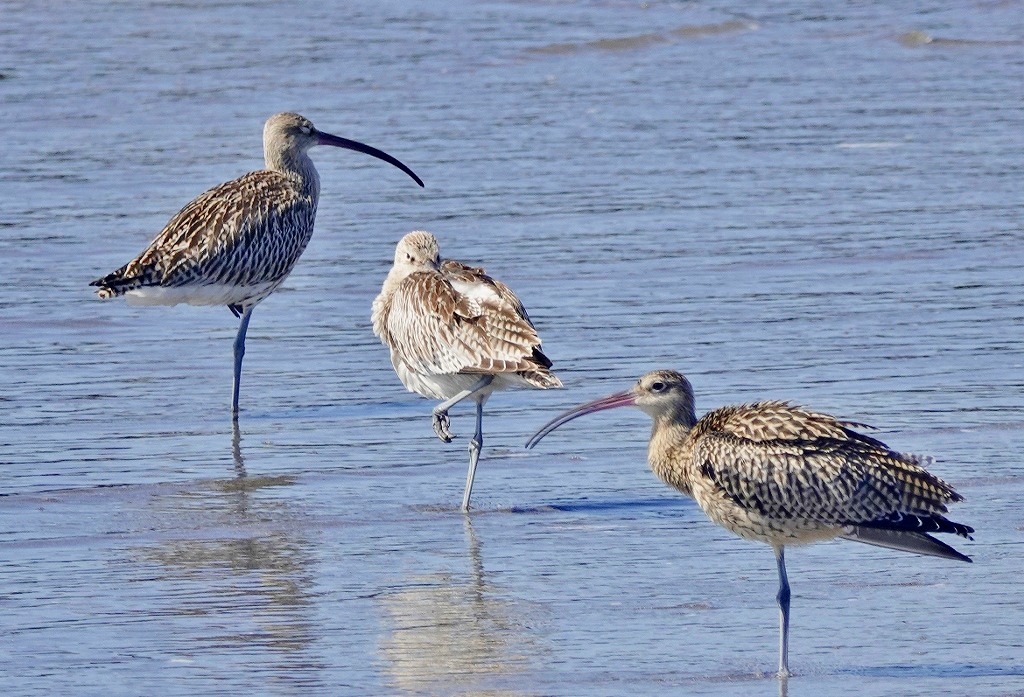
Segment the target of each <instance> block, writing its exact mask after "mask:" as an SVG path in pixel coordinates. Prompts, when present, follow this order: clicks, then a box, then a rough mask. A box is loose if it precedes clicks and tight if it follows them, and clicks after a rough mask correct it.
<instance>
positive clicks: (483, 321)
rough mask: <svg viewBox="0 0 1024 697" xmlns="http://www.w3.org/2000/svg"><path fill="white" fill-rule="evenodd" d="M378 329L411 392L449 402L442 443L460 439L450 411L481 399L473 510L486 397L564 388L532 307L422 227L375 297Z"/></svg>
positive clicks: (438, 417) (472, 461) (439, 422)
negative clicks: (444, 252)
mask: <svg viewBox="0 0 1024 697" xmlns="http://www.w3.org/2000/svg"><path fill="white" fill-rule="evenodd" d="M373 332H374V334H376V335H377V336H379V337H380V340H381V341H382V342H383V343H384V345H385V346H387V347H388V348H389V349H390V350H391V364H392V365H393V366H394V367H395V372H396V373H398V377H399V379H400V380H401V381H402V384H403V385H405V386H406V388H407V389H408V390H409V391H410V392H417V393H419V394H421V395H423V396H424V397H432V398H434V399H443V400H445V401H443V402H442V403H441V404H438V405H437V406H436V407H434V433H436V434H437V437H438V438H440V439H441V440H442V441H444V442H445V443H451V441H452V434H451V432H449V430H448V426H449V420H448V410H449V409H451V408H452V407H453V406H455V405H456V404H457V403H459V402H461V401H462V400H464V399H466V398H468V397H472V398H473V399H474V401H476V434H475V435H474V436H473V439H472V440H471V441H469V472H468V473H467V475H466V489H465V492H464V493H463V496H462V510H464V511H466V510H469V496H470V494H471V493H472V491H473V477H474V475H475V474H476V464H477V461H478V460H479V458H480V449H481V447H482V446H483V442H484V441H483V432H482V427H483V410H484V402H486V401H487V398H488V397H490V396H491V393H492V392H494V391H495V390H499V389H504V388H507V387H511V386H513V385H522V386H526V387H538V388H540V389H547V388H550V387H561V386H562V382H561V381H560V380H559V379H558V378H557V377H556V376H555V374H554V373H552V372H551V371H550V370H549V368H550V367H551V361H550V360H548V357H547V356H545V355H544V354H543V353H542V352H541V347H540V337H539V336H538V335H537V330H536V329H534V327H533V323H532V322H530V318H529V316H528V315H527V314H526V309H525V308H524V307H523V304H522V303H521V302H519V298H517V297H516V294H515V293H513V292H512V289H511V288H509V287H508V286H506V285H505V284H504V283H501V282H500V281H496V280H495V279H493V278H491V277H490V276H488V275H487V274H485V273H484V270H483V269H477V268H473V267H472V266H466V265H465V264H462V263H460V262H457V261H452V260H450V259H447V260H445V261H442V260H441V257H440V250H439V248H438V245H437V239H436V238H435V237H434V236H433V235H431V234H430V233H429V232H421V231H415V232H410V233H409V234H408V235H406V236H405V237H403V238H402V240H401V241H400V242H399V243H398V247H397V248H396V249H395V263H394V266H392V267H391V271H390V272H388V276H387V278H386V279H385V280H384V287H383V288H382V289H381V291H380V295H378V296H377V298H376V299H375V300H374V301H373Z"/></svg>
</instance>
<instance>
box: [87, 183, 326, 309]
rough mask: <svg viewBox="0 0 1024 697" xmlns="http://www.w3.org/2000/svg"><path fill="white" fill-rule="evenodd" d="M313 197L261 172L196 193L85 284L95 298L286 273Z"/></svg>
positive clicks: (257, 280)
mask: <svg viewBox="0 0 1024 697" xmlns="http://www.w3.org/2000/svg"><path fill="white" fill-rule="evenodd" d="M315 215H316V204H315V198H314V197H312V196H310V195H309V194H304V193H303V192H302V191H301V189H300V187H299V186H298V184H297V182H295V181H294V180H292V179H290V178H289V177H287V176H286V175H284V174H281V173H278V172H273V171H268V170H260V171H257V172H250V173H249V174H246V175H244V176H242V177H239V178H238V179H235V180H233V181H230V182H226V183H224V184H221V185H219V186H216V187H214V188H212V189H210V190H208V191H206V192H205V193H203V194H201V195H199V196H198V197H197V198H195V199H194V200H193V201H192V202H191V203H189V204H188V205H186V206H185V207H184V208H182V209H181V210H180V211H178V213H176V214H175V215H174V217H173V218H171V220H170V221H169V222H168V223H167V225H166V226H165V227H164V229H163V230H162V231H161V232H160V234H159V235H157V236H156V238H155V239H154V240H153V241H152V242H151V243H150V245H149V246H148V247H147V248H146V249H145V250H144V251H143V252H142V253H141V254H140V255H139V256H138V257H136V258H135V259H133V260H132V261H130V262H128V263H127V264H125V265H124V266H123V267H121V268H120V269H118V270H117V271H114V272H113V273H111V274H108V275H107V276H104V277H103V278H100V279H98V280H96V281H93V282H92V284H91V285H94V286H100V291H99V294H100V296H101V297H111V296H115V295H122V294H124V293H125V292H127V291H129V290H132V289H134V288H139V287H142V286H170V287H173V286H183V285H190V284H194V285H209V284H231V285H253V284H261V283H268V282H273V281H280V280H282V279H283V278H284V277H285V276H287V275H288V273H289V272H290V271H291V268H292V266H294V264H295V262H296V261H297V260H298V258H299V256H300V255H301V254H302V251H303V250H304V249H305V247H306V244H307V243H308V242H309V238H310V236H311V234H312V230H313V224H312V223H313V219H314V216H315Z"/></svg>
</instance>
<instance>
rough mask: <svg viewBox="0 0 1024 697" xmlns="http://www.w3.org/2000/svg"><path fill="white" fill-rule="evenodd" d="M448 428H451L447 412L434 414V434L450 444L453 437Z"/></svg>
mask: <svg viewBox="0 0 1024 697" xmlns="http://www.w3.org/2000/svg"><path fill="white" fill-rule="evenodd" d="M449 426H451V420H450V419H449V418H448V412H446V411H436V412H434V433H435V434H436V435H437V437H438V438H440V439H441V440H442V441H443V442H445V443H451V442H452V438H453V437H454V436H452V433H451V431H449V430H448V427H449Z"/></svg>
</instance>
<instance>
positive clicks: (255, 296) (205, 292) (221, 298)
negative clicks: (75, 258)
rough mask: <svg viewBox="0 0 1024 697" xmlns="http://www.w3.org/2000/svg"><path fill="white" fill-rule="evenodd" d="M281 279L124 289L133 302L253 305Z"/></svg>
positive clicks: (269, 292) (145, 303)
mask: <svg viewBox="0 0 1024 697" xmlns="http://www.w3.org/2000/svg"><path fill="white" fill-rule="evenodd" d="M279 284H280V281H274V282H268V283H257V284H253V285H248V286H233V285H224V284H214V285H203V286H174V287H168V286H145V287H142V288H136V289H134V290H130V291H128V292H127V293H125V294H124V295H125V298H126V299H127V300H128V303H129V304H130V305H177V304H179V303H187V304H189V305H252V304H254V302H259V301H260V300H262V299H263V298H265V297H267V296H268V295H270V294H271V293H272V292H273V291H274V289H275V288H277V286H278V285H279Z"/></svg>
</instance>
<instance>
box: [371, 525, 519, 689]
mask: <svg viewBox="0 0 1024 697" xmlns="http://www.w3.org/2000/svg"><path fill="white" fill-rule="evenodd" d="M464 525H465V537H466V547H467V551H468V561H469V568H468V573H466V574H460V573H457V572H451V571H449V572H440V573H434V574H429V575H417V576H414V577H410V578H408V580H407V582H406V584H405V588H403V589H402V590H399V591H396V592H393V593H389V594H387V595H384V596H383V603H384V606H385V609H386V611H387V614H388V616H389V617H390V620H391V631H390V633H388V634H387V635H386V636H385V638H384V639H383V640H382V642H381V646H380V651H381V653H382V654H383V656H384V657H385V658H386V659H387V661H388V663H389V664H390V666H389V668H390V672H391V675H392V685H393V687H395V688H396V689H398V690H400V691H402V692H404V693H408V694H448V695H455V694H480V693H481V692H486V694H488V695H517V694H521V692H520V691H519V690H518V689H515V688H510V687H506V686H503V683H504V682H505V681H506V679H508V678H513V679H514V676H516V675H522V674H528V673H529V671H530V665H529V657H530V655H532V654H534V653H535V649H534V647H533V646H532V645H531V639H530V637H529V636H528V635H526V634H524V633H523V631H522V630H523V627H524V626H527V625H528V623H525V622H523V621H521V619H520V618H518V617H517V616H516V611H515V607H514V605H513V604H512V603H510V602H509V601H507V600H503V599H502V598H501V597H500V589H498V588H496V587H495V586H494V585H493V584H492V583H491V582H490V581H488V579H487V576H486V573H485V571H484V565H483V555H482V551H481V544H480V540H479V538H477V536H476V532H475V531H474V529H473V524H472V522H471V520H470V517H469V516H468V515H466V516H464Z"/></svg>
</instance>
